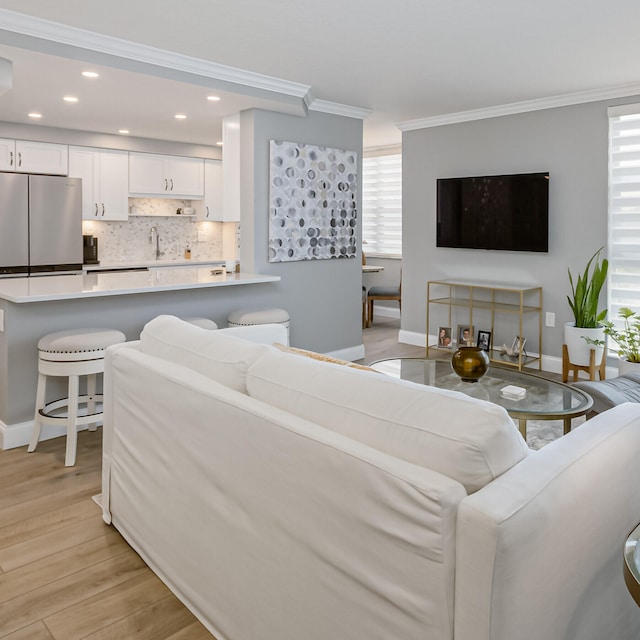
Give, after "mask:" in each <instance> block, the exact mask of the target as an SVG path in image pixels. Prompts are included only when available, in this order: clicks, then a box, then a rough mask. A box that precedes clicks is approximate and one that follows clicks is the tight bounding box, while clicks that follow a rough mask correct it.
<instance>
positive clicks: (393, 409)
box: [246, 349, 529, 493]
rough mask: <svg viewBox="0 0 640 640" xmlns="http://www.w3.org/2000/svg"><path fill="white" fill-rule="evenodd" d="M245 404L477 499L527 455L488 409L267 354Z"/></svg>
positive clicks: (250, 381)
mask: <svg viewBox="0 0 640 640" xmlns="http://www.w3.org/2000/svg"><path fill="white" fill-rule="evenodd" d="M246 383H247V391H248V393H249V395H250V396H253V397H255V398H258V399H260V400H262V401H263V402H268V403H270V404H272V405H275V406H277V407H280V408H282V409H284V410H286V411H289V412H290V413H293V414H294V415H297V416H300V417H302V418H305V419H307V420H312V421H314V422H316V423H318V424H320V425H322V426H324V427H326V428H329V429H332V430H334V431H337V432H339V433H343V434H345V435H347V436H349V437H351V438H353V439H355V440H358V441H360V442H363V443H365V444H368V445H370V446H372V447H375V448H377V449H379V450H381V451H384V452H386V453H389V454H391V455H394V456H397V457H398V458H401V459H403V460H406V461H408V462H412V463H414V464H418V465H421V466H423V467H427V468H429V469H433V470H435V471H439V472H440V473H443V474H445V475H447V476H449V477H450V478H454V479H455V480H457V481H458V482H460V483H461V484H463V485H464V486H465V488H466V490H467V492H469V493H472V492H474V491H477V490H478V489H480V488H481V487H483V486H484V485H485V484H487V483H489V482H491V480H493V479H494V478H496V477H498V476H499V475H501V474H502V473H504V472H505V471H506V470H507V469H509V468H511V467H512V466H513V465H515V464H517V463H518V462H519V461H520V460H522V459H523V458H524V457H525V456H526V455H527V454H528V453H529V449H528V448H527V446H526V444H525V442H524V440H523V439H522V436H521V435H520V433H519V432H518V430H517V429H516V427H515V425H514V423H513V421H512V420H511V419H510V418H509V416H508V414H507V412H506V411H505V410H504V409H503V408H501V407H499V406H497V405H495V404H491V403H489V402H484V401H482V400H477V399H474V398H470V397H468V396H465V395H464V394H461V393H457V392H454V391H446V390H442V389H435V388H433V387H427V386H424V385H419V384H417V383H412V382H407V381H405V380H397V379H395V378H391V377H387V376H384V375H380V374H379V373H377V372H367V371H359V370H356V369H351V368H347V367H343V366H340V365H336V364H332V363H327V362H319V361H316V360H312V359H308V358H300V357H299V356H296V355H291V354H288V353H281V352H278V351H276V350H275V349H272V350H269V351H268V352H266V353H265V354H264V355H263V356H262V357H261V358H260V359H258V360H256V361H255V362H254V363H253V364H252V365H251V366H250V368H249V371H248V373H247V379H246Z"/></svg>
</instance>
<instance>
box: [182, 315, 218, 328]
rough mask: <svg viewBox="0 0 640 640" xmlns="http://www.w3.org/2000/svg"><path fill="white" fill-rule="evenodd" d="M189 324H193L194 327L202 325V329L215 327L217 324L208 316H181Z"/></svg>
mask: <svg viewBox="0 0 640 640" xmlns="http://www.w3.org/2000/svg"><path fill="white" fill-rule="evenodd" d="M182 319H183V320H184V321H185V322H188V323H189V324H195V325H196V327H202V328H203V329H217V328H218V325H217V324H216V323H215V322H214V321H213V320H209V318H182Z"/></svg>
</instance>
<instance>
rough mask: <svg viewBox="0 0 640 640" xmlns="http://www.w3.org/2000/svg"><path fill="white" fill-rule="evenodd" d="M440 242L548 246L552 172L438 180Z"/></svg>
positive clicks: (492, 246) (502, 247) (475, 245)
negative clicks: (550, 178)
mask: <svg viewBox="0 0 640 640" xmlns="http://www.w3.org/2000/svg"><path fill="white" fill-rule="evenodd" d="M436 215H437V232H436V246H438V247H454V248H462V249H496V250H499V251H539V252H547V251H548V250H549V173H548V172H547V173H521V174H514V175H504V176H478V177H472V178H439V179H438V180H437V207H436Z"/></svg>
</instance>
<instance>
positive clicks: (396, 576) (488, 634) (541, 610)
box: [103, 316, 640, 640]
mask: <svg viewBox="0 0 640 640" xmlns="http://www.w3.org/2000/svg"><path fill="white" fill-rule="evenodd" d="M243 331H246V333H243ZM282 331H283V329H282V327H278V326H275V325H269V326H261V327H250V328H249V329H246V330H243V329H235V330H232V331H231V332H229V331H226V330H220V331H207V330H204V329H201V328H199V327H196V326H193V325H189V324H187V323H184V322H182V321H180V320H178V319H177V318H174V317H172V316H160V317H158V318H156V319H154V320H153V321H151V322H150V323H149V324H148V325H147V326H146V327H145V329H144V331H143V332H142V335H141V339H140V341H138V342H133V343H126V344H123V345H119V346H116V347H113V348H110V349H109V351H108V353H107V358H106V373H105V425H104V468H103V509H104V519H105V521H106V522H110V523H112V524H113V525H114V526H115V527H116V528H117V529H118V530H119V531H120V532H121V533H122V535H123V536H124V538H125V539H126V540H127V541H128V542H129V543H130V544H131V545H132V547H133V548H134V549H136V551H138V553H140V555H141V556H142V557H143V559H144V560H145V561H146V562H147V563H148V564H149V566H150V567H151V568H152V569H153V570H154V571H155V572H156V573H157V574H158V575H159V576H160V577H161V578H162V580H164V581H165V583H166V584H167V585H168V586H169V587H170V588H171V590H172V591H173V592H174V593H175V594H176V595H177V596H178V597H179V598H180V599H181V600H182V601H183V602H184V603H185V604H186V605H187V606H188V607H189V608H190V609H191V610H192V611H193V612H194V613H195V615H196V616H197V617H198V618H199V619H200V620H201V621H202V622H203V623H204V624H205V625H206V626H207V628H208V629H209V630H210V631H211V632H212V633H213V634H214V635H215V636H216V637H217V638H218V640H383V639H384V640H445V639H447V640H449V639H455V640H574V639H575V640H604V639H609V638H610V639H612V640H637V638H640V610H639V609H638V607H636V605H635V603H634V602H633V600H632V599H631V597H630V596H629V594H628V593H627V590H626V587H625V584H624V581H623V573H622V548H623V544H624V540H625V537H626V535H627V534H628V532H629V531H630V530H631V529H632V528H633V527H634V526H635V525H636V524H637V522H638V521H639V520H640V405H637V404H636V405H633V404H626V405H622V406H620V407H617V408H615V409H613V410H611V411H607V412H606V413H604V414H602V415H600V416H598V417H596V418H594V419H593V420H591V421H589V422H587V423H585V424H584V425H582V426H580V427H579V428H577V429H576V430H575V431H573V432H571V433H570V434H569V435H567V436H565V437H562V438H560V439H559V440H557V441H555V442H553V443H551V444H549V445H547V446H546V447H544V448H543V449H542V450H540V451H536V452H533V451H531V450H529V449H528V448H527V447H526V445H525V443H524V442H523V440H522V438H521V436H520V434H519V432H518V430H517V429H516V427H515V426H514V424H513V422H512V421H511V420H510V419H509V417H508V416H507V414H506V413H505V412H504V411H503V410H502V409H501V408H499V407H497V406H495V405H492V404H489V403H486V402H482V401H479V400H474V399H471V398H468V397H466V396H463V395H461V394H456V393H455V392H447V391H441V390H436V389H433V388H429V387H425V386H421V385H417V384H413V383H409V382H404V381H400V380H396V379H392V378H388V377H386V376H384V375H382V374H379V373H376V372H372V371H361V370H357V369H354V368H349V367H345V366H340V365H338V364H332V363H326V362H318V361H317V360H313V359H310V358H306V357H303V356H301V355H298V354H292V353H286V352H282V351H281V350H279V349H277V348H276V347H274V346H271V345H270V344H258V343H257V342H255V341H256V340H257V341H263V342H267V343H271V342H284V341H286V330H284V333H282ZM234 334H235V335H234ZM242 335H244V338H240V337H239V336H242ZM246 338H248V339H246Z"/></svg>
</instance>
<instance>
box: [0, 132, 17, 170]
mask: <svg viewBox="0 0 640 640" xmlns="http://www.w3.org/2000/svg"><path fill="white" fill-rule="evenodd" d="M15 166H16V141H15V140H7V139H6V138H1V139H0V171H15Z"/></svg>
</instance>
